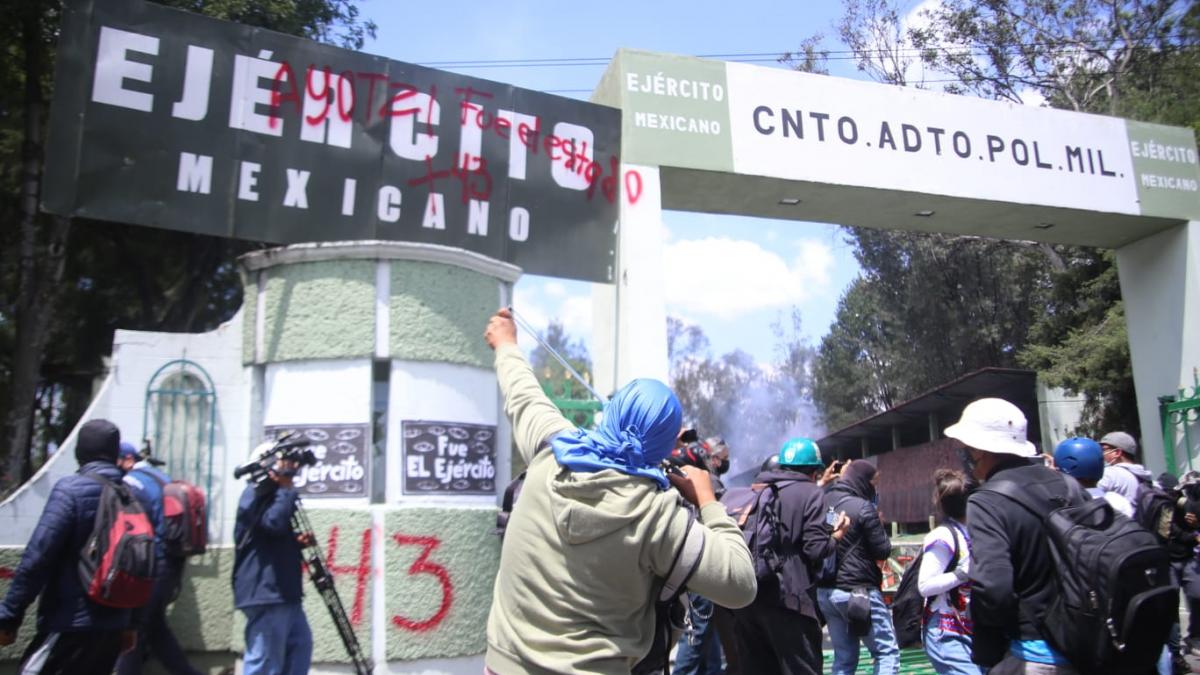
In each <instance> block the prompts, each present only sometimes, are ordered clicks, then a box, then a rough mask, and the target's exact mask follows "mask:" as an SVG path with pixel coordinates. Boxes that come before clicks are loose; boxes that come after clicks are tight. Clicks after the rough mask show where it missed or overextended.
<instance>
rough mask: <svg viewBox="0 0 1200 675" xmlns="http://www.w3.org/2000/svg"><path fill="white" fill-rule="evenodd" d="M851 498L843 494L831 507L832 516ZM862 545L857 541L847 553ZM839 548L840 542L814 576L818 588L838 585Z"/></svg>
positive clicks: (860, 541) (859, 540)
mask: <svg viewBox="0 0 1200 675" xmlns="http://www.w3.org/2000/svg"><path fill="white" fill-rule="evenodd" d="M851 496H852V495H847V494H842V495H841V497H840V498H839V499H838V500H837V502H835V503H833V504H831V505H829V510H830V514H836V513H838V509H839V508H840V507H841V505H842V504H843V503H845V501H846V500H847V499H850V497H851ZM830 514H827V516H826V517H829V515H830ZM825 522H826V524H828V525H830V526H832V525H833V523H832V522H829V521H828V520H826V521H825ZM850 526H851V527H853V526H854V519H853V518H851V520H850ZM860 543H862V539H861V538H859V539H857V540H855V542H854V543H853V544H851V545H850V548H847V549H846V553H849V552H851V551H853V550H854V549H855V548H857V547H858V545H859V544H860ZM839 547H841V542H838V543H837V545H835V546H834V547H833V553H830V554H829V555H828V556H826V557H825V558H824V559H823V560H822V561H821V567H820V568H818V569H817V572H816V574H814V575H813V584H815V585H816V586H817V587H818V588H833V586H834V584H836V583H837V573H838V548H839Z"/></svg>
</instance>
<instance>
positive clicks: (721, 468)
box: [716, 459, 729, 476]
mask: <svg viewBox="0 0 1200 675" xmlns="http://www.w3.org/2000/svg"><path fill="white" fill-rule="evenodd" d="M728 470H729V460H727V459H723V460H721V463H720V464H718V465H717V467H716V472H717V475H718V476H720V475H723V474H724V473H725V472H726V471H728Z"/></svg>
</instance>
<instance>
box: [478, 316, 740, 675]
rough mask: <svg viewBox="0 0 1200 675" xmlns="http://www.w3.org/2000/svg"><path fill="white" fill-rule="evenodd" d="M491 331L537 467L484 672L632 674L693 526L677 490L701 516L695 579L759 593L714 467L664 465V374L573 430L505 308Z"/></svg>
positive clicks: (515, 420)
mask: <svg viewBox="0 0 1200 675" xmlns="http://www.w3.org/2000/svg"><path fill="white" fill-rule="evenodd" d="M484 339H485V340H487V343H488V345H489V346H491V347H492V349H494V350H495V352H496V362H495V366H496V375H497V378H498V380H499V384H500V390H501V393H502V394H503V396H504V402H505V412H506V413H507V414H508V416H509V418H510V419H511V421H512V431H513V442H514V445H515V446H516V448H517V450H518V452H520V454H521V458H522V459H523V460H524V461H525V462H526V463H527V465H528V467H529V468H528V471H527V474H526V479H525V484H524V487H523V488H522V491H521V497H520V499H519V500H518V501H517V502H516V503H515V505H514V506H513V510H512V515H511V517H510V519H509V521H508V526H507V529H506V532H505V538H504V545H503V549H502V551H501V554H500V569H499V571H498V573H497V575H496V586H495V590H494V592H493V597H492V609H491V614H490V616H489V617H488V628H487V639H488V650H487V657H486V664H487V668H488V671H489V672H492V673H500V674H503V675H509V674H510V673H537V674H541V673H591V674H607V673H613V674H616V673H621V674H628V673H629V672H630V669H631V668H632V667H633V666H634V665H635V664H636V663H637V662H638V661H639V660H640V659H641V658H642V657H643V656H645V655H646V653H647V652H648V651H649V649H650V646H651V641H652V638H653V637H654V623H655V621H654V618H655V611H654V604H655V603H654V597H653V596H654V593H655V591H656V586H657V584H656V580H657V579H658V578H660V577H662V576H664V575H666V574H667V572H668V571H669V570H670V569H671V567H672V564H673V562H674V560H675V558H676V555H677V554H678V553H679V551H680V549H681V547H682V544H683V540H684V537H685V535H686V533H687V530H688V522H689V516H688V512H687V510H686V509H685V508H684V507H683V505H682V504H681V503H680V496H681V495H682V497H683V498H684V499H687V500H688V501H689V502H691V503H692V504H694V505H695V506H696V507H697V511H698V513H699V515H698V518H697V520H696V523H695V525H694V527H703V528H704V532H703V534H704V537H703V551H702V553H701V555H700V557H699V562H698V565H697V567H696V570H695V571H694V572H693V573H692V576H691V577H690V579H689V581H688V583H687V587H688V589H689V590H690V591H693V592H695V593H699V594H701V595H703V596H705V597H707V598H709V599H711V600H713V601H714V602H716V603H717V604H720V605H723V606H726V607H742V606H745V605H747V604H749V603H750V602H751V601H752V600H754V595H755V591H756V589H757V583H756V581H755V577H754V565H753V562H752V561H751V559H750V552H749V551H748V550H747V548H746V544H745V542H744V541H743V539H742V533H741V531H740V530H739V529H738V527H737V525H736V524H735V523H734V521H733V519H731V518H730V517H729V516H728V515H726V513H725V509H724V507H723V506H721V504H720V503H719V502H717V501H716V498H715V497H714V495H713V490H712V484H711V482H710V480H709V475H708V472H706V471H704V470H703V469H698V468H695V467H682V468H681V470H682V475H675V474H672V475H670V476H668V475H667V474H666V473H665V472H664V471H663V470H662V468H661V467H660V464H661V462H662V460H663V459H665V458H666V457H667V456H668V455H669V454H670V453H671V450H672V449H674V447H675V442H676V438H677V437H678V435H679V432H680V430H681V424H682V418H683V414H682V409H681V407H680V405H679V400H678V399H677V398H676V397H675V395H674V394H673V393H672V392H671V390H670V389H669V388H668V387H667V386H666V385H664V384H663V383H661V382H658V381H657V380H647V379H639V380H634V381H632V382H630V383H629V384H627V385H625V386H624V387H622V388H621V390H620V391H618V392H617V393H616V394H615V395H614V396H613V397H612V400H610V401H609V402H608V404H607V405H606V406H605V408H604V412H603V418H602V420H601V422H600V424H599V426H598V427H597V428H596V429H595V430H584V429H577V428H575V426H574V425H573V424H571V423H570V422H569V421H568V420H567V419H566V418H564V417H563V415H562V413H560V412H559V410H558V408H556V407H555V406H554V404H553V403H551V401H550V399H549V398H547V396H546V394H545V393H544V392H543V391H542V388H541V386H540V385H539V384H538V382H537V378H536V377H534V374H533V371H532V369H531V368H530V366H529V362H528V361H527V360H526V359H525V357H524V355H523V354H522V353H521V351H520V349H519V348H518V347H517V330H516V326H515V325H514V324H513V321H512V316H511V314H510V313H509V311H508V310H500V311H499V312H497V313H496V315H495V316H493V317H492V318H491V320H490V321H489V323H488V327H487V331H486V332H485V333H484ZM672 486H674V488H675V490H670V489H668V488H670V487H672Z"/></svg>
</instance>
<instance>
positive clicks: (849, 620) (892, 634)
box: [817, 461, 900, 675]
mask: <svg viewBox="0 0 1200 675" xmlns="http://www.w3.org/2000/svg"><path fill="white" fill-rule="evenodd" d="M878 482H879V472H878V471H877V470H876V469H875V466H874V465H873V464H871V463H870V462H865V461H857V462H850V464H849V465H847V466H846V469H845V471H843V472H842V476H841V478H839V479H838V481H837V482H836V483H834V484H833V487H831V488H829V490H828V491H827V493H826V495H825V504H826V505H827V506H828V507H829V508H830V509H833V510H834V511H836V512H840V513H845V514H847V515H849V516H850V529H849V531H848V532H847V533H846V536H845V537H843V538H842V540H841V541H840V542H838V547H837V576H836V578H835V579H834V581H833V584H832V586H831V587H826V588H821V589H819V590H818V591H817V598H818V599H819V600H820V603H821V613H822V614H824V615H825V621H826V622H827V623H828V627H829V641H830V642H832V643H833V673H834V675H851V673H853V672H854V671H855V670H857V669H858V645H859V639H860V638H861V639H862V641H863V642H865V643H866V645H867V650H868V651H870V652H871V657H872V658H874V659H875V673H876V674H877V675H895V674H896V673H898V672H899V671H900V646H899V645H898V644H897V643H896V631H895V628H894V627H893V626H892V613H891V610H889V609H888V606H887V604H885V603H884V600H883V572H882V571H881V570H880V569H879V562H878V561H881V560H887V557H888V555H889V554H891V552H892V541H891V539H889V538H888V534H887V531H886V530H885V529H883V523H882V522H881V521H880V519H879V510H878V509H877V508H876V506H875V502H876V496H875V494H876V493H875V486H876V484H877V483H878Z"/></svg>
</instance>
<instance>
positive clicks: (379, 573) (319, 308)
mask: <svg viewBox="0 0 1200 675" xmlns="http://www.w3.org/2000/svg"><path fill="white" fill-rule="evenodd" d="M243 262H244V267H245V270H244V274H243V278H244V279H245V280H246V282H247V292H246V294H245V296H246V298H247V302H246V306H245V307H244V308H243V311H242V312H241V313H239V314H238V315H237V316H236V317H235V318H234V319H233V320H231V321H230V322H229V323H228V324H225V325H223V326H221V327H220V328H218V329H217V330H216V331H213V332H212V333H207V334H204V335H172V334H162V333H138V332H132V331H118V332H117V336H116V338H115V341H114V358H113V365H112V370H111V372H110V373H109V375H108V377H107V380H106V382H105V385H104V387H103V388H102V389H101V393H100V394H99V395H98V396H97V398H96V400H95V401H94V402H93V405H92V408H91V409H90V410H89V412H88V414H87V415H85V419H90V418H94V417H107V418H109V419H111V420H113V421H114V422H116V423H117V424H118V425H119V426H120V427H121V429H122V431H123V435H124V436H126V437H127V438H131V439H140V438H141V437H142V436H143V435H144V433H145V430H144V429H143V428H142V425H143V408H144V404H145V392H146V388H147V385H148V384H149V382H150V380H151V378H152V376H153V375H154V373H155V371H157V370H158V369H159V368H160V367H161V366H162V365H163V364H165V363H168V362H170V361H172V360H174V359H183V358H186V359H188V360H190V361H194V362H196V363H198V364H199V365H200V366H201V367H202V368H203V369H204V370H205V371H206V372H207V373H208V374H209V375H210V376H211V377H212V379H213V381H214V384H215V388H216V393H217V402H216V403H217V422H216V433H215V442H214V457H213V489H212V493H211V495H210V503H211V504H212V515H211V516H210V518H211V527H210V530H211V534H212V541H213V546H212V547H211V549H210V551H209V552H208V553H207V554H206V555H204V556H200V557H197V558H193V559H191V560H190V561H189V563H188V567H187V573H186V576H185V581H184V585H183V589H182V592H181V594H180V597H179V599H178V600H177V601H176V602H175V603H174V605H173V606H172V607H171V610H170V620H171V623H172V625H173V627H174V629H175V632H176V634H177V636H178V637H179V639H180V641H181V642H182V643H183V645H184V647H185V648H186V649H188V650H189V651H190V652H192V653H193V654H195V655H196V656H197V659H198V662H201V663H206V664H217V665H220V664H222V663H225V664H229V663H232V662H233V660H234V659H235V658H236V654H237V653H238V652H239V651H240V650H241V649H242V648H243V645H242V631H243V628H244V624H243V619H242V615H241V613H240V612H237V611H235V610H234V608H233V598H232V592H231V587H230V579H231V575H232V571H233V558H234V555H233V549H232V547H231V543H232V542H231V540H232V530H233V519H234V516H235V514H236V506H237V500H238V497H239V496H240V494H241V492H242V490H243V489H244V484H243V483H242V482H241V481H236V480H234V479H233V478H232V470H233V468H234V467H235V466H237V465H239V464H241V463H242V462H244V461H245V460H246V457H247V455H248V452H249V450H250V449H251V448H252V447H253V446H254V445H255V444H256V443H257V441H258V440H259V438H260V437H261V434H262V430H263V426H264V425H272V424H307V423H314V424H316V423H329V424H342V423H345V424H354V423H359V424H361V423H369V422H371V421H372V412H371V405H372V401H373V400H374V398H373V397H374V396H378V395H379V393H380V392H379V391H378V389H377V388H376V387H375V386H374V381H373V377H372V371H373V365H372V363H373V362H376V363H378V362H381V361H386V362H387V363H389V364H390V384H389V388H388V396H389V406H388V409H387V411H386V427H385V428H386V433H387V443H386V452H385V453H384V456H383V458H382V461H375V462H374V463H375V466H373V467H372V470H374V471H380V472H383V475H384V483H383V484H384V486H385V489H384V490H383V492H382V493H381V495H382V496H381V498H380V499H381V500H382V501H381V502H380V503H371V501H370V499H369V498H367V497H362V498H317V497H310V498H308V499H306V500H305V504H306V508H307V510H308V513H309V515H310V519H311V521H312V525H313V529H314V531H315V532H316V534H317V538H318V540H319V542H320V544H321V546H322V547H323V548H324V549H325V554H326V557H327V559H328V562H329V565H330V569H331V571H332V573H333V575H334V577H335V580H336V585H337V589H338V593H339V595H340V597H341V600H342V603H343V605H344V606H345V609H346V612H347V614H348V615H349V616H350V618H351V621H352V623H353V624H354V626H355V628H356V634H357V636H358V639H359V642H360V643H361V644H362V646H363V648H364V649H365V650H366V651H367V653H368V654H370V655H371V656H372V657H373V658H374V659H375V661H376V663H379V664H381V667H380V668H379V669H377V671H376V672H388V673H410V672H411V673H417V672H420V673H454V674H456V675H457V674H458V673H463V674H464V675H465V674H466V673H471V674H472V675H474V674H476V673H478V672H480V671H481V670H482V667H483V666H482V653H483V651H484V650H485V636H486V619H487V613H488V609H489V607H490V605H491V590H492V583H493V580H494V578H495V574H496V568H497V566H498V564H499V545H500V542H499V540H498V538H497V537H496V536H495V535H493V534H492V529H493V528H494V527H495V514H496V509H495V505H496V496H495V495H494V494H492V495H483V496H479V495H453V494H446V495H439V496H436V497H431V496H423V495H406V494H404V492H403V489H402V475H401V467H402V463H401V461H400V457H401V443H400V438H401V435H402V427H401V425H402V423H403V422H404V421H405V420H439V421H447V422H459V423H467V424H484V425H495V426H496V450H497V453H496V454H497V457H496V464H497V469H498V475H497V477H496V484H497V486H499V487H500V488H503V486H504V485H506V484H507V480H508V478H507V473H506V472H507V459H508V457H507V455H508V448H509V440H508V439H509V438H510V433H509V430H508V427H507V422H506V420H505V419H504V417H503V414H502V412H501V410H500V401H499V396H498V392H497V388H496V384H495V376H494V375H493V374H492V372H491V352H490V351H489V350H488V349H487V347H486V345H485V344H484V343H483V340H482V332H483V329H484V326H485V325H486V323H487V318H488V317H489V316H490V315H491V313H492V312H494V311H495V309H496V307H498V306H500V305H502V304H505V303H507V299H508V297H509V295H510V290H511V288H510V284H511V283H512V282H513V281H515V280H516V278H517V276H518V275H519V270H517V269H516V268H514V267H512V266H510V265H506V264H503V263H498V262H496V261H492V260H490V259H486V258H483V257H482V256H478V255H475V254H469V253H466V252H464V251H459V250H456V249H446V248H444V247H432V246H425V245H411V244H395V243H381V242H368V243H348V244H323V245H312V246H303V245H302V246H295V247H288V248H286V249H274V250H270V251H264V252H258V253H255V254H251V255H250V256H247V258H245V259H244V260H243ZM372 442H373V439H372ZM73 449H74V446H73V438H69V439H68V440H67V442H66V443H64V444H63V446H62V449H61V450H60V452H59V454H58V455H56V456H55V457H54V458H52V460H51V461H50V462H49V463H48V464H47V465H46V467H44V468H43V469H42V471H40V472H39V474H38V475H37V476H36V477H35V479H34V480H33V481H31V482H30V483H29V484H28V485H26V486H24V487H23V488H22V489H21V490H20V491H18V493H17V494H16V495H15V496H14V497H12V498H10V499H9V500H8V501H7V502H5V503H4V504H0V592H4V591H5V590H6V589H7V586H8V584H9V583H11V576H12V573H13V572H14V570H15V569H16V568H17V565H18V564H19V557H20V554H21V551H22V548H21V547H22V546H23V545H24V543H25V541H26V540H27V539H28V536H29V533H30V532H31V531H32V527H33V525H34V524H35V523H36V520H37V517H38V516H39V515H40V513H41V510H42V506H43V505H44V501H45V496H46V494H48V492H49V489H50V487H51V486H52V485H53V483H54V481H56V480H57V479H58V478H60V477H62V476H64V475H67V474H69V473H71V472H73V471H74V470H75V469H76V465H75V462H74V457H73ZM371 454H372V453H371V452H368V456H370V455H371ZM67 562H69V561H67ZM305 587H306V588H305V590H306V599H305V608H306V613H307V615H308V618H309V622H310V623H311V624H312V627H313V633H314V636H315V650H314V662H315V663H317V664H319V665H314V668H313V672H347V666H346V664H347V663H348V659H347V658H346V655H345V650H344V648H343V646H342V644H341V641H340V640H339V639H338V637H337V633H336V631H335V630H334V628H333V624H332V622H331V619H330V618H329V615H328V612H327V610H326V608H325V606H324V605H323V604H322V603H321V601H320V598H319V597H318V596H317V595H316V593H315V591H314V590H313V589H312V587H311V585H310V584H308V583H306V585H305ZM35 612H36V608H30V610H29V611H28V612H27V615H26V621H25V624H24V625H23V626H22V629H21V632H20V639H19V640H18V643H17V645H14V646H12V647H9V648H5V649H0V662H5V661H7V662H9V664H11V660H13V659H15V658H16V657H17V656H19V654H20V650H21V649H23V647H24V645H25V644H26V643H27V640H28V639H29V638H30V637H32V633H33V619H34V616H35ZM3 667H4V666H0V670H2V669H3Z"/></svg>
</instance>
